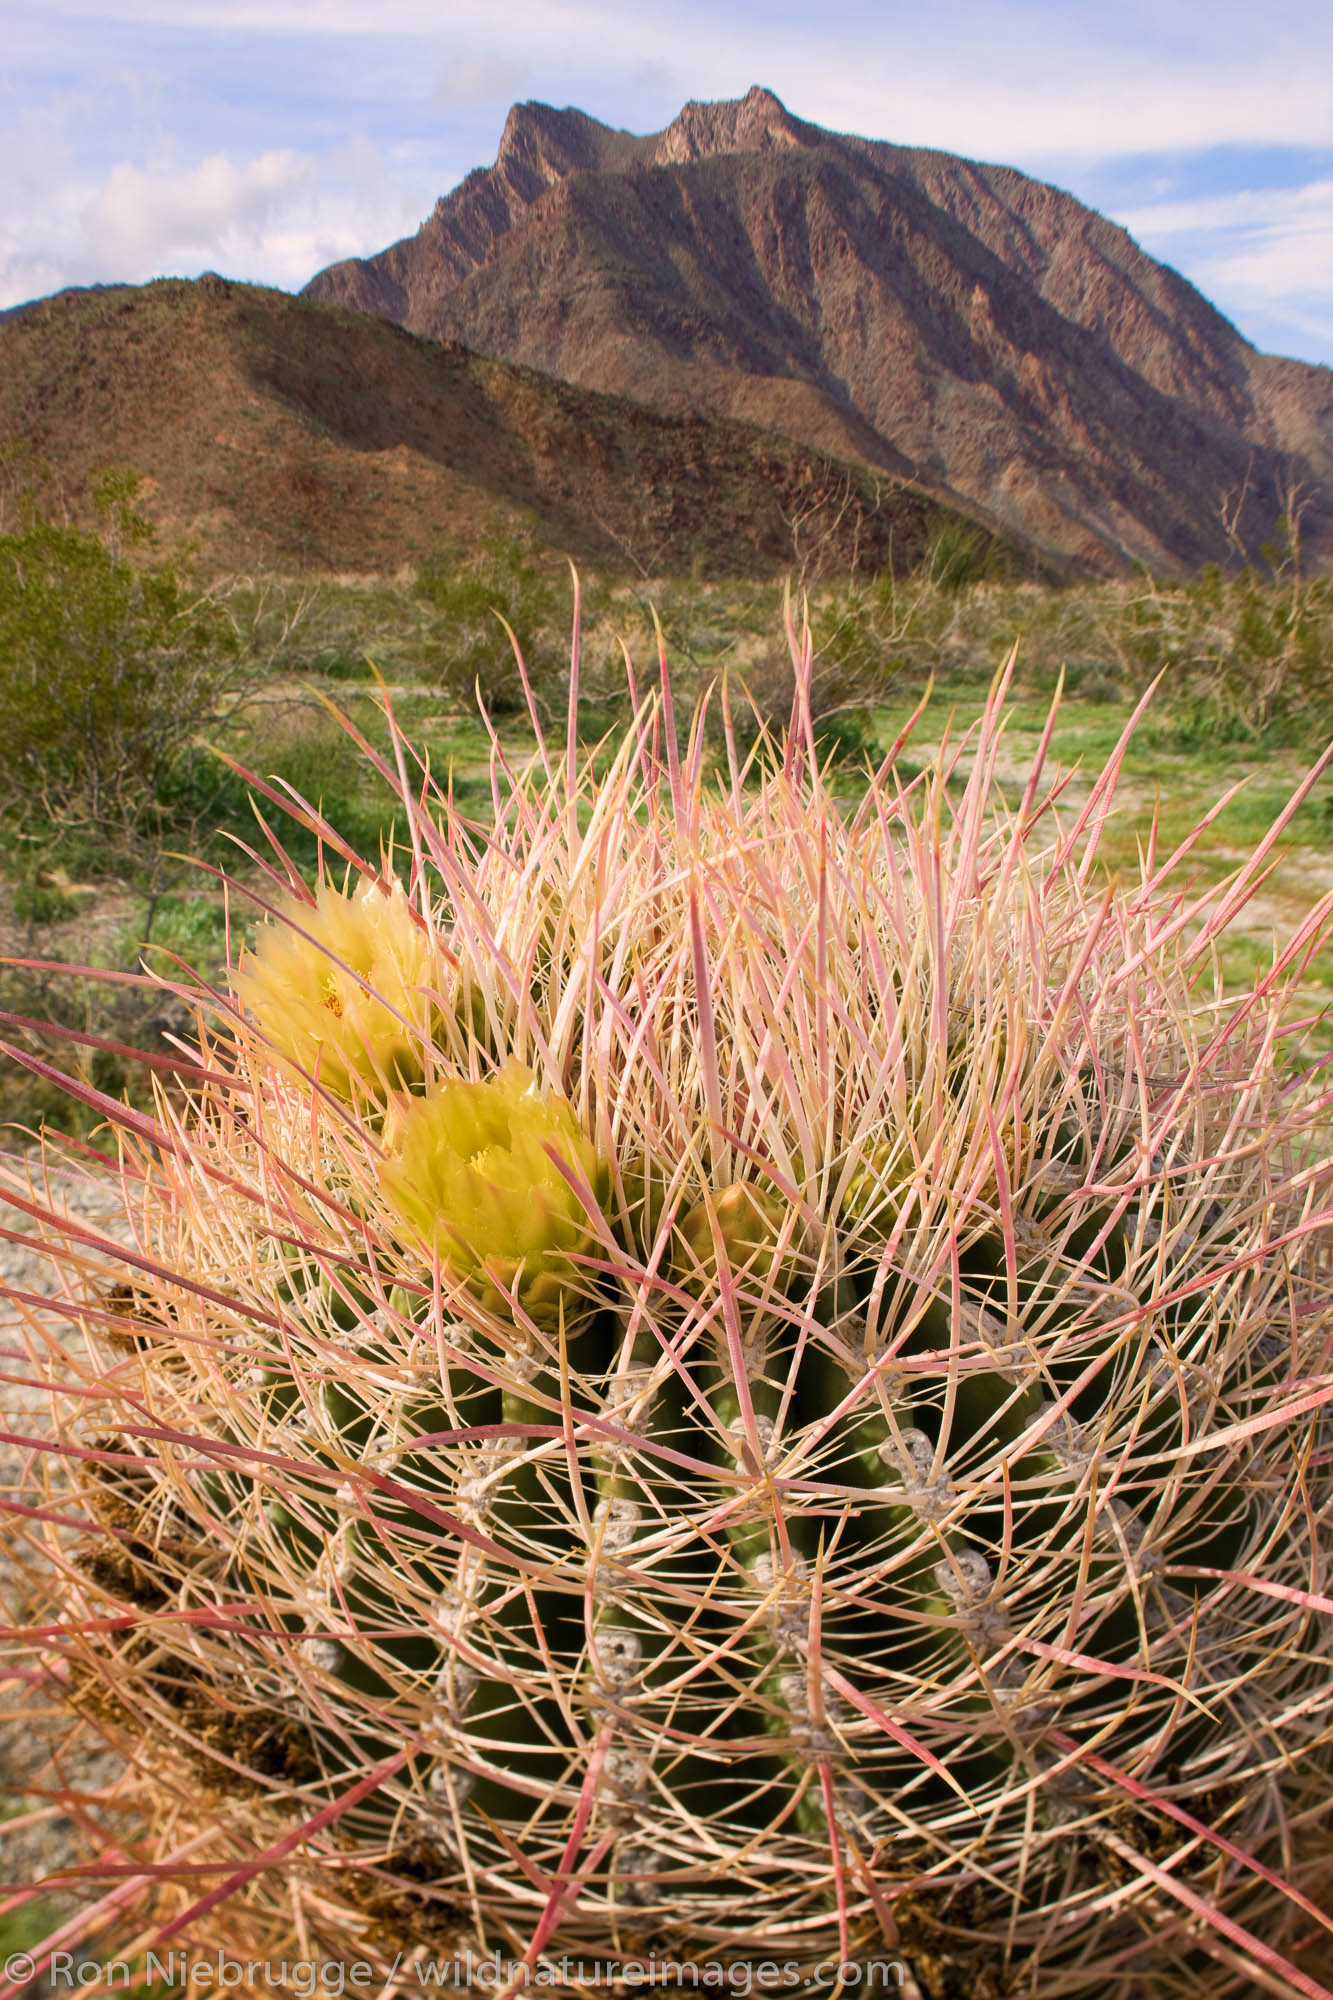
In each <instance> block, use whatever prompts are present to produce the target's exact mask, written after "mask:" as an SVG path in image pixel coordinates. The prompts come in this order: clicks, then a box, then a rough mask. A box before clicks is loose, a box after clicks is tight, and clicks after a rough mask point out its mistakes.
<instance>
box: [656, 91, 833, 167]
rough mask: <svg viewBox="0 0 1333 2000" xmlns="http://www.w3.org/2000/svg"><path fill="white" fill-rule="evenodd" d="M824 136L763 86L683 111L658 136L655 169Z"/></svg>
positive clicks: (694, 102)
mask: <svg viewBox="0 0 1333 2000" xmlns="http://www.w3.org/2000/svg"><path fill="white" fill-rule="evenodd" d="M823 136H824V135H823V134H822V133H820V132H819V131H818V130H817V128H816V127H814V126H812V125H805V124H802V122H801V120H800V119H799V118H793V117H792V115H791V113H790V111H788V109H787V107H786V105H785V104H784V103H783V102H782V100H781V99H780V98H779V97H776V96H775V95H774V94H773V92H772V91H771V90H766V89H765V88H764V87H763V85H762V84H758V83H756V84H753V85H752V86H751V88H750V89H749V90H748V91H747V92H746V93H745V96H744V97H742V98H734V99H731V100H730V101H727V102H723V103H716V104H705V103H701V102H699V101H698V100H697V99H691V101H690V102H689V103H688V104H687V105H686V106H685V107H684V109H683V110H682V111H681V113H680V115H679V116H678V117H676V118H674V119H673V120H672V122H671V123H670V125H668V126H667V129H666V131H665V132H663V133H661V134H660V136H659V137H658V140H657V144H656V146H655V147H654V149H653V155H652V158H653V164H654V166H659V167H667V166H676V165H679V164H680V163H681V162H682V161H684V160H701V159H710V158H712V157H713V156H714V155H715V154H718V153H771V152H775V151H778V150H784V149H790V148H792V147H795V146H809V145H813V144H817V143H818V141H819V139H820V138H822V137H823Z"/></svg>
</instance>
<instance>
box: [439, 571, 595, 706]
mask: <svg viewBox="0 0 1333 2000" xmlns="http://www.w3.org/2000/svg"><path fill="white" fill-rule="evenodd" d="M416 591H417V595H418V596H419V597H420V598H422V599H423V600H424V601H425V602H426V603H427V604H428V605H429V606H430V608H431V610H432V611H433V612H434V613H435V626H436V632H437V635H438V643H439V646H440V656H439V661H438V667H437V673H438V677H439V679H440V680H441V682H442V683H443V684H444V685H445V686H446V687H448V688H449V689H451V690H452V691H453V692H454V693H455V694H456V695H458V696H459V697H460V698H462V699H464V700H466V701H468V702H471V701H473V700H475V698H476V694H477V692H478V691H479V692H480V695H481V699H482V701H483V702H484V703H485V705H486V707H487V708H488V709H489V710H490V712H491V713H492V714H496V715H499V714H505V713H508V712H512V711H514V710H517V709H519V708H521V707H522V706H523V693H522V686H521V682H520V679H519V675H518V672H517V668H516V665H515V661H514V655H513V646H512V644H511V641H510V638H509V636H508V633H506V631H505V629H504V627H505V625H507V626H508V627H509V630H510V632H512V633H513V635H514V640H515V641H516V642H517V644H518V647H519V650H520V652H521V653H522V655H523V659H524V663H525V665H526V666H527V668H528V670H529V673H530V674H531V675H532V677H533V679H534V681H535V682H536V683H537V685H538V686H539V687H540V686H542V685H543V684H544V683H545V681H546V680H547V679H548V678H549V677H550V675H551V674H552V672H554V671H558V669H559V667H560V665H561V663H562V661H563V658H564V653H565V648H564V644H563V641H562V640H561V639H560V638H559V636H558V623H557V621H558V619H559V618H560V617H562V616H563V615H564V606H563V603H562V601H561V597H560V595H559V593H558V591H557V588H556V583H555V580H554V572H553V568H552V566H551V565H550V563H549V562H543V561H541V560H539V559H538V557H537V556H535V555H534V554H533V553H532V552H531V551H530V550H529V549H527V548H525V546H524V545H523V543H521V542H519V541H517V540H515V539H514V538H513V537H512V536H506V535H503V534H498V533H493V534H491V535H488V536H487V537H485V538H484V539H483V541H482V543H481V545H480V547H479V549H477V550H476V551H475V552H473V553H471V554H467V553H465V552H464V551H462V550H461V549H457V548H448V549H442V550H440V551H439V553H438V554H436V555H434V556H431V557H429V558H428V559H427V560H426V561H425V562H423V563H422V564H421V566H420V568H419V569H418V572H417V580H416ZM501 620H503V621H504V622H503V624H502V623H501Z"/></svg>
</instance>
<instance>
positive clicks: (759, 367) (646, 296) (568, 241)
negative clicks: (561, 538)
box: [309, 85, 1333, 570]
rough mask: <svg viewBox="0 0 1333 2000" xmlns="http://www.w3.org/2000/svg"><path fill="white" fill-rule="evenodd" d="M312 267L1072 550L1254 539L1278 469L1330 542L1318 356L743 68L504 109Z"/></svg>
mask: <svg viewBox="0 0 1333 2000" xmlns="http://www.w3.org/2000/svg"><path fill="white" fill-rule="evenodd" d="M738 158H743V159H744V163H745V165H744V171H743V172H738V171H736V161H737V159H738ZM645 168H649V169H651V171H649V172H644V171H643V169H645ZM571 178H576V179H577V182H578V186H577V190H574V189H572V188H569V187H568V186H567V185H566V183H567V182H568V181H569V180H570V179H571ZM309 291H310V293H311V295H312V296H313V297H315V298H317V299H325V300H333V301H337V302H340V303H343V304H347V305H353V306H357V307H359V308H360V309H361V310H362V311H368V312H372V313H377V314H379V315H380V316H382V317H384V318H386V319H392V320H396V321H397V322H398V323H399V324H400V325H403V326H406V327H407V328H409V329H410V330H411V331H413V332H416V333H423V334H430V335H434V336H436V337H443V338H445V339H448V340H455V341H459V342H462V343H463V344H464V345H465V346H468V347H472V348H474V349H476V350H477V351H479V352H480V353H483V354H488V355H493V356H496V357H497V358H499V359H502V360H506V361H511V362H518V363H520V364H522V365H523V366H525V367H529V368H536V369H539V370H540V371H542V372H543V373H544V374H547V375H554V376H558V377H563V378H564V379H565V380H566V381H571V382H577V383H579V384H581V385H583V386H584V387H586V388H590V389H598V390H602V391H606V392H610V393H612V394H615V395H627V396H631V397H633V398H635V399H636V400H637V401H638V402H640V403H646V404H648V405H650V406H651V407H654V408H656V409H657V410H659V411H661V412H664V413H668V414H673V415H677V416H709V417H739V418H742V419H744V420H745V421H747V422H751V423H758V424H761V425H764V426H766V427H767V428H769V429H770V430H774V431H778V432H782V433H785V434H786V435H787V436H789V437H792V438H797V439H799V440H801V442H802V443H803V444H805V445H807V446H811V447H813V448H815V449H816V450H818V451H820V452H823V453H827V454H828V455H829V456H831V457H836V458H840V459H854V460H860V461H862V462H863V463H864V464H866V465H868V466H871V467H874V468H875V469H876V470H877V471H880V472H884V473H887V474H889V475H890V476H892V477H895V478H901V477H904V476H910V477H912V478H914V479H916V480H917V481H918V482H919V483H920V485H921V486H922V487H923V488H925V489H926V490H927V491H929V492H931V493H933V494H934V495H936V496H937V497H938V498H941V499H943V500H945V501H946V502H948V503H949V504H951V505H957V504H960V503H961V504H962V505H963V506H964V507H965V508H967V509H969V510H971V511H973V512H975V513H976V514H977V515H978V517H979V518H980V519H981V520H983V521H985V522H987V523H990V524H994V525H998V526H1000V527H1001V528H1003V530H1004V531H1005V532H1006V533H1008V534H1009V535H1011V536H1012V537H1014V538H1015V539H1017V540H1020V541H1024V542H1026V543H1028V544H1029V545H1030V546H1031V547H1032V548H1033V549H1034V550H1036V551H1037V552H1039V554H1040V555H1041V556H1042V558H1043V559H1044V558H1048V557H1050V558H1055V559H1057V560H1059V561H1062V562H1068V563H1072V564H1074V565H1076V566H1082V567H1086V568H1093V569H1097V568H1101V569H1108V568H1109V569H1125V568H1127V567H1128V566H1130V565H1133V564H1139V563H1146V564H1147V565H1148V566H1149V567H1150V568H1154V569H1164V570H1165V569H1173V568H1190V567H1193V566H1195V565H1197V564H1199V563H1201V562H1205V561H1210V560H1215V561H1227V560H1230V559H1232V558H1233V557H1234V555H1235V552H1236V544H1237V541H1238V540H1239V542H1241V543H1242V544H1243V545H1244V546H1245V548H1247V549H1250V550H1254V551H1256V552H1257V551H1259V550H1261V549H1262V547H1263V545H1264V543H1265V542H1267V541H1271V540H1272V538H1273V536H1274V535H1275V533H1276V532H1277V528H1276V523H1277V521H1278V519H1279V517H1280V515H1281V514H1282V513H1283V512H1284V510H1285V504H1286V503H1285V502H1284V499H1283V495H1284V494H1286V493H1289V492H1290V490H1291V488H1292V486H1293V483H1294V484H1295V485H1296V486H1297V487H1298V488H1299V490H1300V492H1301V494H1302V495H1303V496H1308V506H1307V510H1306V513H1305V516H1304V520H1303V534H1304V547H1305V548H1306V549H1307V550H1308V551H1309V553H1310V555H1311V558H1312V560H1313V559H1316V555H1317V559H1319V560H1323V561H1327V562H1328V563H1329V564H1330V566H1333V371H1329V370H1328V369H1317V370H1307V369H1303V368H1302V367H1301V366H1300V365H1299V364H1297V363H1295V362H1287V361H1282V360H1278V359H1275V358H1273V357H1270V356H1266V355H1261V354H1258V353H1256V351H1255V350H1254V348H1252V347H1251V346H1250V345H1249V343H1248V342H1247V341H1245V340H1243V339H1242V338H1241V336H1240V335H1239V333H1237V331H1236V329H1235V328H1234V327H1233V326H1231V325H1229V324H1228V322H1227V321H1226V320H1225V319H1223V317H1222V316H1221V314H1220V313H1218V312H1216V311H1215V310H1214V309H1213V308H1212V307H1211V306H1210V305H1209V304H1208V302H1207V300H1206V299H1204V298H1203V297H1202V296H1201V295H1200V294H1199V293H1198V292H1196V291H1195V290H1194V288H1193V287H1192V286H1191V285H1189V284H1187V283H1186V282H1185V280H1184V279H1183V278H1181V277H1179V276H1178V275H1177V274H1176V273H1175V272H1173V271H1170V270H1168V269H1167V268H1166V266H1164V265H1161V264H1158V263H1155V262H1154V260H1153V259H1152V258H1151V257H1148V256H1146V255H1145V254H1144V253H1143V251H1142V250H1141V249H1139V248H1138V246H1137V245H1136V244H1135V243H1134V242H1133V241H1132V240H1131V239H1130V238H1129V237H1128V236H1127V235H1126V234H1125V232H1124V231H1123V230H1121V229H1118V228H1116V227H1115V226H1114V225H1113V224H1111V223H1109V222H1108V221H1107V220H1106V219H1105V217H1103V216H1101V215H1098V214H1096V213H1095V212H1094V211H1093V210H1091V209H1088V208H1085V207H1084V206H1083V205H1082V203H1080V202H1078V201H1076V200H1075V199H1074V197H1073V196H1072V195H1069V194H1065V193H1062V192H1061V191H1060V189H1058V188H1055V187H1051V186H1048V185H1047V184H1046V183H1044V182H1040V181H1035V180H1032V179H1029V178H1028V177H1027V176H1026V175H1024V174H1021V173H1017V172H1015V171H1014V170H1013V169H1012V168H1008V167H1003V166H988V165H986V164H985V163H984V162H982V161H977V160H965V159H959V158H955V157H954V156H953V155H951V154H949V153H942V152H937V151H932V150H927V149H924V148H918V147H907V146H895V145H891V144H889V143H888V142H886V141H884V140H880V139H866V138H855V137H852V136H851V135H848V134H839V133H834V132H826V131H824V130H823V129H822V128H821V127H820V126H818V125H811V124H806V123H804V122H803V121H802V120H801V119H799V118H796V117H793V115H792V114H791V113H790V112H789V111H788V110H787V108H786V106H785V105H784V104H783V103H782V102H781V100H780V99H779V98H778V97H776V96H775V95H774V93H773V92H772V91H771V90H766V89H763V88H762V87H760V86H758V85H756V86H755V88H753V89H752V90H750V91H748V92H747V93H746V95H745V96H744V97H743V98H740V99H736V100H732V101H730V102H722V103H699V102H692V103H689V104H686V105H685V106H684V108H683V109H682V111H681V112H680V113H679V115H678V116H677V117H676V118H675V119H674V120H673V121H672V123H671V124H670V125H669V126H668V127H667V129H666V130H665V131H664V132H659V133H648V134H645V135H643V136H635V135H633V134H631V133H629V132H621V131H616V130H614V129H613V128H612V127H610V126H608V125H603V124H601V123H599V122H598V121H597V120H596V119H593V118H589V117H587V116H585V114H584V113H583V112H580V111H575V110H564V111H557V110H553V109H552V108H551V107H550V106H547V105H543V104H520V105H516V106H515V108H514V109H513V111H511V112H510V114H509V118H508V121H507V123H506V125H505V129H504V136H503V138H502V140H501V145H500V152H499V157H498V159H497V162H496V165H495V166H494V167H493V168H479V169H477V171H476V172H475V173H472V174H470V175H469V176H468V178H467V179H466V180H465V181H464V182H463V183H462V184H461V186H459V187H458V188H456V189H455V190H454V191H453V193H452V194H450V195H447V196H446V197H445V198H444V199H443V200H442V201H440V202H439V203H438V204H437V205H436V209H435V212H434V214H433V215H432V216H431V217H430V218H429V220H428V222H426V223H425V224H423V226H422V228H421V229H420V230H419V231H418V232H417V235H416V236H415V237H413V238H410V239H408V240H406V241H405V242H403V243H399V244H394V245H391V246H390V247H389V248H388V249H387V250H385V251H383V252H381V253H380V254H379V255H378V256H376V257H369V258H354V259H350V260H348V261H347V262H346V263H343V264H338V265H334V266H331V267H330V269H328V270H327V271H322V272H320V273H319V274H318V276H316V277H315V278H314V279H313V280H312V281H311V284H310V286H309ZM1238 508H1239V509H1240V512H1239V514H1237V509H1238Z"/></svg>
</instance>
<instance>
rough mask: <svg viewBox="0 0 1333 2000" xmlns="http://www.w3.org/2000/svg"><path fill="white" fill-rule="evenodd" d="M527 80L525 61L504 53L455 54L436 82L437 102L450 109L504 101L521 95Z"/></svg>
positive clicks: (468, 107) (443, 107) (444, 108)
mask: <svg viewBox="0 0 1333 2000" xmlns="http://www.w3.org/2000/svg"><path fill="white" fill-rule="evenodd" d="M526 81H527V71H526V70H525V69H524V68H523V66H522V64H521V63H516V62H510V61H509V60H508V59H507V58H506V57H504V56H455V57H454V59H453V61H452V62H451V63H450V64H449V65H448V67H447V68H446V69H445V71H444V73H443V75H442V76H441V77H440V80H439V82H438V83H437V84H436V86H435V102H436V103H437V104H438V105H440V106H441V108H442V109H443V110H446V111H458V110H470V109H471V108H472V106H473V105H476V104H495V103H503V102H504V101H505V100H507V99H509V98H512V97H515V96H517V94H518V92H519V91H520V90H521V89H522V88H523V86H524V84H525V83H526Z"/></svg>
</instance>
